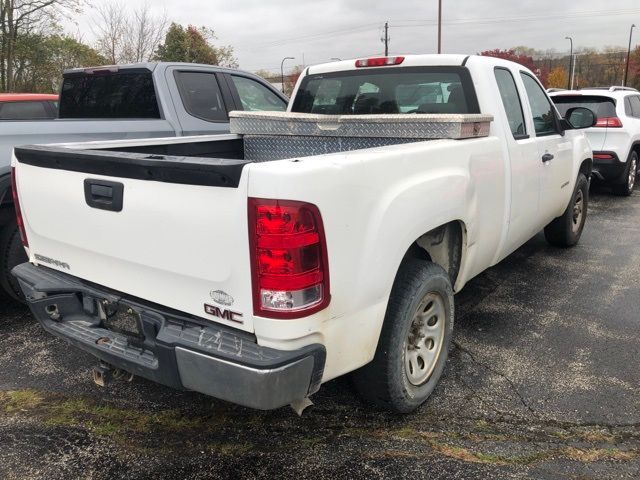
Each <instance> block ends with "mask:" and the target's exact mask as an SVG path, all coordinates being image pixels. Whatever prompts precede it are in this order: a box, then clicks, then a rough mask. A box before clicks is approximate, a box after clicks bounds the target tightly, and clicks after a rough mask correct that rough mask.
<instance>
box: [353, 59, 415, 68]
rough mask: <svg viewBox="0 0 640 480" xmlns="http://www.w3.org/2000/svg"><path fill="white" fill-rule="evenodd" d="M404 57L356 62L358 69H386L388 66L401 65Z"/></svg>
mask: <svg viewBox="0 0 640 480" xmlns="http://www.w3.org/2000/svg"><path fill="white" fill-rule="evenodd" d="M402 62H404V57H376V58H362V59H360V60H356V67H358V68H362V67H385V66H387V65H400V64H401V63H402Z"/></svg>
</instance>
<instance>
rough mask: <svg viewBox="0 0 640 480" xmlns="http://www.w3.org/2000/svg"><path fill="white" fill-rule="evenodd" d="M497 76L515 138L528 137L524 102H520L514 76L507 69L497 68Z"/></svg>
mask: <svg viewBox="0 0 640 480" xmlns="http://www.w3.org/2000/svg"><path fill="white" fill-rule="evenodd" d="M495 75H496V82H497V83H498V90H499V91H500V97H502V104H503V105H504V110H505V112H506V113H507V120H508V121H509V127H510V128H511V133H512V134H513V138H515V139H518V138H523V137H526V136H527V129H526V127H525V125H524V113H522V102H521V101H520V95H518V88H517V87H516V82H515V80H514V79H513V75H511V72H510V71H509V70H507V69H505V68H496V70H495Z"/></svg>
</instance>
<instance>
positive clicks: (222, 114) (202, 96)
mask: <svg viewBox="0 0 640 480" xmlns="http://www.w3.org/2000/svg"><path fill="white" fill-rule="evenodd" d="M175 79H176V83H177V85H178V91H179V92H180V98H181V99H182V104H183V105H184V109H185V110H186V111H187V112H188V113H189V114H191V115H193V116H194V117H197V118H201V119H202V120H207V121H209V122H226V121H227V109H226V108H225V105H224V102H223V101H222V94H221V93H220V87H219V86H218V80H217V79H216V76H215V74H214V73H206V72H176V73H175Z"/></svg>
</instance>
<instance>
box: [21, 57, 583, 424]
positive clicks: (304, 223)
mask: <svg viewBox="0 0 640 480" xmlns="http://www.w3.org/2000/svg"><path fill="white" fill-rule="evenodd" d="M230 117H231V132H232V133H231V134H229V135H220V136H208V137H192V138H182V139H179V138H177V139H146V140H136V141H132V140H128V141H115V142H94V143H79V144H69V145H66V146H34V147H24V148H16V149H15V154H14V160H13V179H14V182H15V185H16V188H14V192H15V205H16V208H17V218H18V225H19V227H20V232H21V234H22V241H23V243H24V246H25V247H26V249H27V252H28V255H29V262H28V263H24V264H21V265H19V266H18V267H16V268H15V269H14V270H13V273H14V274H15V276H16V277H17V278H18V280H19V282H20V286H21V287H22V289H23V291H24V294H25V297H26V299H27V302H28V303H29V305H30V308H31V310H32V312H33V314H34V315H35V317H36V318H37V319H38V320H39V321H40V323H41V325H42V326H43V327H44V329H45V330H47V331H48V332H50V333H52V334H53V335H56V336H58V337H61V338H63V339H65V340H66V341H68V342H69V343H71V344H72V345H75V346H77V347H79V348H81V349H83V350H85V351H87V352H90V353H91V354H93V355H94V356H95V357H97V358H98V359H99V360H100V363H99V365H98V367H96V369H95V370H94V375H95V380H96V381H97V382H99V383H102V382H104V380H105V379H106V378H107V377H108V375H109V373H110V372H111V369H119V370H124V371H126V372H129V373H131V374H135V375H139V376H142V377H146V378H148V379H152V380H155V381H157V382H160V383H163V384H165V385H169V386H172V387H175V388H182V389H189V390H194V391H198V392H202V393H205V394H208V395H212V396H214V397H217V398H220V399H224V400H227V401H231V402H236V403H238V404H242V405H245V406H249V407H253V408H258V409H273V408H278V407H281V406H284V405H287V404H291V405H293V406H298V407H299V406H301V405H304V404H306V403H307V402H308V401H309V398H308V397H309V396H310V395H311V394H313V393H314V392H316V391H317V390H318V389H319V387H320V385H321V384H322V383H323V382H326V381H328V380H330V379H332V378H335V377H337V376H340V375H343V374H346V373H349V372H353V377H354V382H355V385H356V386H357V388H358V390H359V392H360V393H361V394H362V396H363V397H364V398H365V399H367V400H369V401H371V402H373V403H375V404H378V405H381V406H384V407H386V408H389V409H391V410H394V411H398V412H409V411H412V410H414V409H416V408H417V407H418V406H419V405H421V404H422V403H423V402H424V401H425V400H426V399H427V397H428V396H429V395H430V393H431V392H432V391H433V389H434V387H435V385H436V383H437V382H438V379H439V378H440V376H441V374H442V372H443V369H444V365H445V361H446V358H447V354H448V349H449V344H450V342H451V336H452V329H453V324H454V292H457V291H459V290H460V289H461V288H462V287H463V286H464V285H465V283H466V282H467V281H468V280H469V279H471V278H472V277H474V276H475V275H477V274H479V273H480V272H482V271H483V270H485V269H486V268H488V267H490V266H491V265H494V264H495V263H497V262H499V261H500V260H501V259H503V258H505V257H506V256H507V255H509V254H510V253H511V252H513V251H514V250H515V249H517V248H518V247H519V246H521V245H522V244H523V243H524V242H526V241H527V240H528V239H530V238H531V237H532V236H533V235H535V234H536V232H539V231H540V230H541V229H544V232H545V235H546V238H547V239H548V241H549V242H550V243H551V244H553V245H557V246H560V247H570V246H572V245H575V244H576V243H577V242H578V240H579V238H580V235H581V233H582V230H583V226H584V223H585V219H586V216H587V204H588V198H589V190H588V185H589V184H588V180H587V179H588V178H589V175H590V172H591V164H592V159H591V147H590V146H589V143H588V142H587V140H586V138H585V136H584V134H583V132H580V131H578V129H579V128H588V127H591V126H592V125H593V124H594V122H595V116H594V114H593V112H591V111H590V110H588V109H586V108H580V107H579V108H575V109H569V110H568V111H567V113H566V116H565V118H562V117H560V116H559V114H558V112H557V110H556V109H555V107H554V106H553V104H552V103H551V101H550V100H549V98H548V96H547V94H546V93H545V91H544V89H543V87H542V85H541V84H540V83H539V82H538V80H537V79H536V77H535V76H534V75H533V74H532V73H531V72H530V71H528V70H527V69H525V68H524V67H522V66H521V65H518V64H515V63H511V62H507V61H504V60H500V59H495V58H489V57H479V56H461V55H417V56H406V57H382V58H367V59H359V60H352V61H340V62H334V63H330V64H325V65H318V66H314V67H310V68H307V69H306V70H305V71H304V73H303V75H302V76H301V78H300V79H299V81H298V83H297V86H296V88H295V91H294V95H293V97H292V101H291V102H290V104H289V108H288V111H287V112H279V113H267V112H263V113H260V112H232V113H231V115H230Z"/></svg>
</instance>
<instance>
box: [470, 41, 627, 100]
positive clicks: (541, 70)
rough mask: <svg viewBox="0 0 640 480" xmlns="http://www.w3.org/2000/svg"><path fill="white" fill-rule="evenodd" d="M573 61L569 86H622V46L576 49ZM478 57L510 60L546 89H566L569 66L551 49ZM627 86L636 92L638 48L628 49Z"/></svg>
mask: <svg viewBox="0 0 640 480" xmlns="http://www.w3.org/2000/svg"><path fill="white" fill-rule="evenodd" d="M574 53H575V55H574V59H573V68H572V70H573V87H574V88H584V87H608V86H611V85H622V82H623V78H624V72H625V68H626V61H627V51H626V49H625V48H622V47H605V48H603V49H601V50H598V49H594V48H581V49H577V50H576V51H575V52H574ZM480 55H488V56H492V57H498V58H504V59H506V60H511V61H514V62H517V63H520V64H521V65H524V66H525V67H527V68H529V69H530V70H531V71H533V72H534V73H535V74H536V75H537V76H538V78H539V79H540V81H541V82H542V84H543V85H544V86H545V87H547V88H567V87H568V86H569V85H570V72H569V69H570V67H571V63H570V57H569V55H568V54H558V53H557V52H555V51H553V50H546V51H543V50H535V49H533V48H529V47H523V46H520V47H514V48H511V49H506V50H500V49H496V50H486V51H483V52H480ZM627 86H630V87H634V88H637V89H639V90H640V46H638V47H635V48H634V49H632V50H631V55H630V56H629V73H628V80H627Z"/></svg>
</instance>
